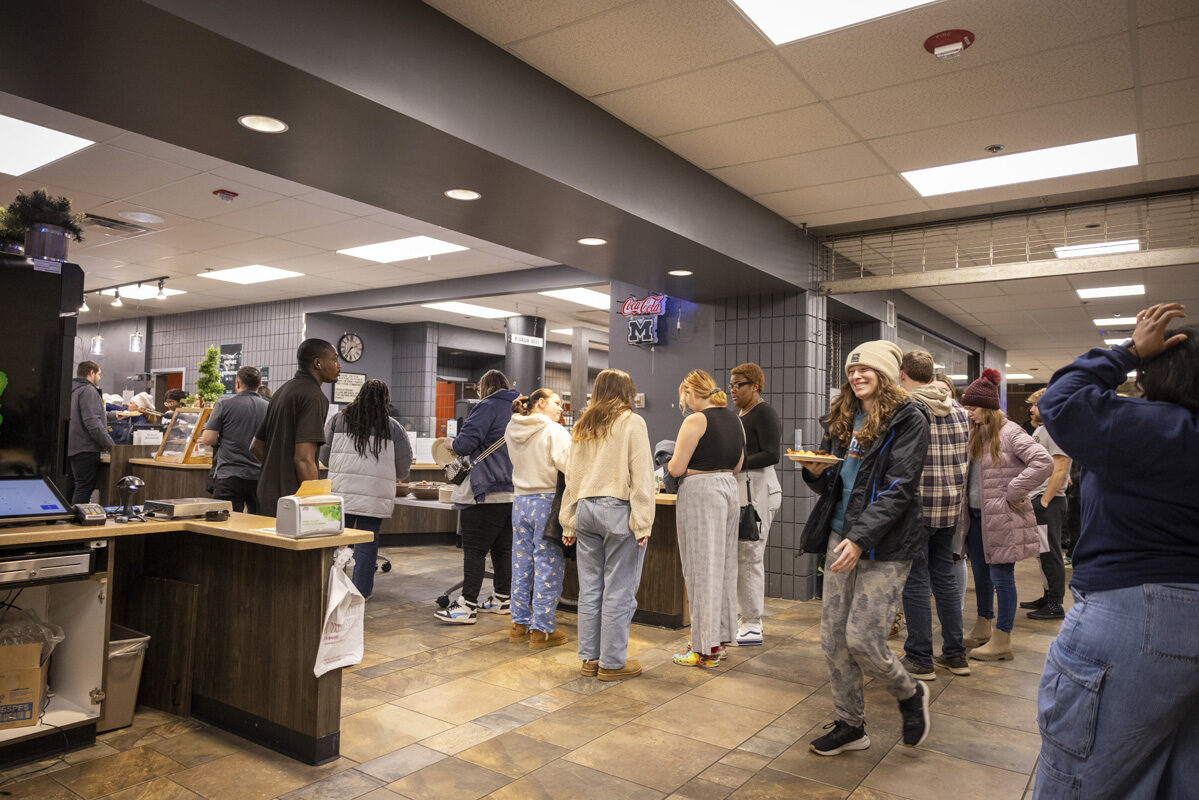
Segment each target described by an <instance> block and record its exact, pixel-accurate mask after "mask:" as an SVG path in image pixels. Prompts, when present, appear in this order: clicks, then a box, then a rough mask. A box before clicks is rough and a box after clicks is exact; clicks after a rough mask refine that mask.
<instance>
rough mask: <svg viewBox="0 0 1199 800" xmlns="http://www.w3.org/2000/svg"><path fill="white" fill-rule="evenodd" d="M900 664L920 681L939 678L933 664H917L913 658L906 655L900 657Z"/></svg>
mask: <svg viewBox="0 0 1199 800" xmlns="http://www.w3.org/2000/svg"><path fill="white" fill-rule="evenodd" d="M899 666H901V667H903V668H904V669H906V670H907V671H908V674H909V675H911V676H912V677H913V678H915V679H916V680H918V681H935V680H936V679H937V673H936V672H934V671H933V665H932V664H928V665H924V664H917V663H916V662H915V661H913V660H912V659H910V658H908V657H907V656H904V657H903V658H901V659H899Z"/></svg>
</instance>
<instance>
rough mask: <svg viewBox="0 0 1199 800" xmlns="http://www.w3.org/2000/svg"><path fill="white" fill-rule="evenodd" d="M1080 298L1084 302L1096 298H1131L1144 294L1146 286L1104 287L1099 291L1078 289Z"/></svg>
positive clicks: (1139, 284) (1098, 289)
mask: <svg viewBox="0 0 1199 800" xmlns="http://www.w3.org/2000/svg"><path fill="white" fill-rule="evenodd" d="M1077 291H1078V296H1079V297H1080V298H1082V299H1083V300H1091V299H1093V298H1096V297H1131V296H1133V295H1138V294H1144V293H1145V284H1143V283H1138V284H1136V285H1135V286H1103V287H1100V288H1097V289H1078V290H1077Z"/></svg>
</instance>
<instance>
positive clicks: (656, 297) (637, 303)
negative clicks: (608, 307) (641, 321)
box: [620, 294, 666, 317]
mask: <svg viewBox="0 0 1199 800" xmlns="http://www.w3.org/2000/svg"><path fill="white" fill-rule="evenodd" d="M620 313H621V314H623V315H624V316H626V317H652V316H658V315H660V314H664V313H666V295H664V294H651V295H649V296H647V297H643V298H641V299H640V300H638V299H637V298H636V297H635V296H633V295H629V297H628V299H627V300H625V301H624V303H623V304H622V305H621V307H620Z"/></svg>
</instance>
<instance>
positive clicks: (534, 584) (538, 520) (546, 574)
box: [511, 492, 566, 633]
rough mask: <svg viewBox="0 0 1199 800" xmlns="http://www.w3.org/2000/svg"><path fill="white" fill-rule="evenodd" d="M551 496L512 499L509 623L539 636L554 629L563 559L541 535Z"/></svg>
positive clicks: (532, 495) (552, 500)
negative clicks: (510, 617) (538, 632)
mask: <svg viewBox="0 0 1199 800" xmlns="http://www.w3.org/2000/svg"><path fill="white" fill-rule="evenodd" d="M553 503H554V493H553V492H550V493H548V494H518V495H517V496H516V497H515V498H514V499H513V500H512V600H511V603H512V622H514V623H515V624H517V625H528V626H529V627H531V628H532V629H533V630H537V631H541V632H542V633H553V631H554V629H555V628H556V627H557V625H556V623H555V622H554V612H555V611H556V610H557V608H558V599H559V598H560V597H561V596H562V576H563V574H564V573H565V571H566V558H565V556H563V555H562V548H561V547H560V546H559V545H557V544H554V543H553V542H547V541H546V540H545V537H544V536H543V535H542V534H544V533H545V524H546V522H547V521H548V520H549V514H550V506H551V505H553Z"/></svg>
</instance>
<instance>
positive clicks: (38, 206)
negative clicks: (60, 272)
mask: <svg viewBox="0 0 1199 800" xmlns="http://www.w3.org/2000/svg"><path fill="white" fill-rule="evenodd" d="M5 220H6V223H5V229H6V230H8V231H10V232H15V233H20V234H23V235H24V237H25V255H27V256H29V257H30V258H48V259H52V260H54V261H66V260H67V242H68V239H69V238H70V237H74V239H75V241H77V242H82V241H83V229H82V228H81V227H80V223H82V222H83V215H82V214H72V213H71V201H70V199H69V198H66V197H52V196H51V195H50V193H49V192H47V191H46V190H45V189H34V190H33V191H32V192H29V193H28V194H26V193H25V192H20V193H18V194H17V196H16V199H14V200H13V201H12V203H10V204H9V206H8V208H7V209H6V210H5Z"/></svg>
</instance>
